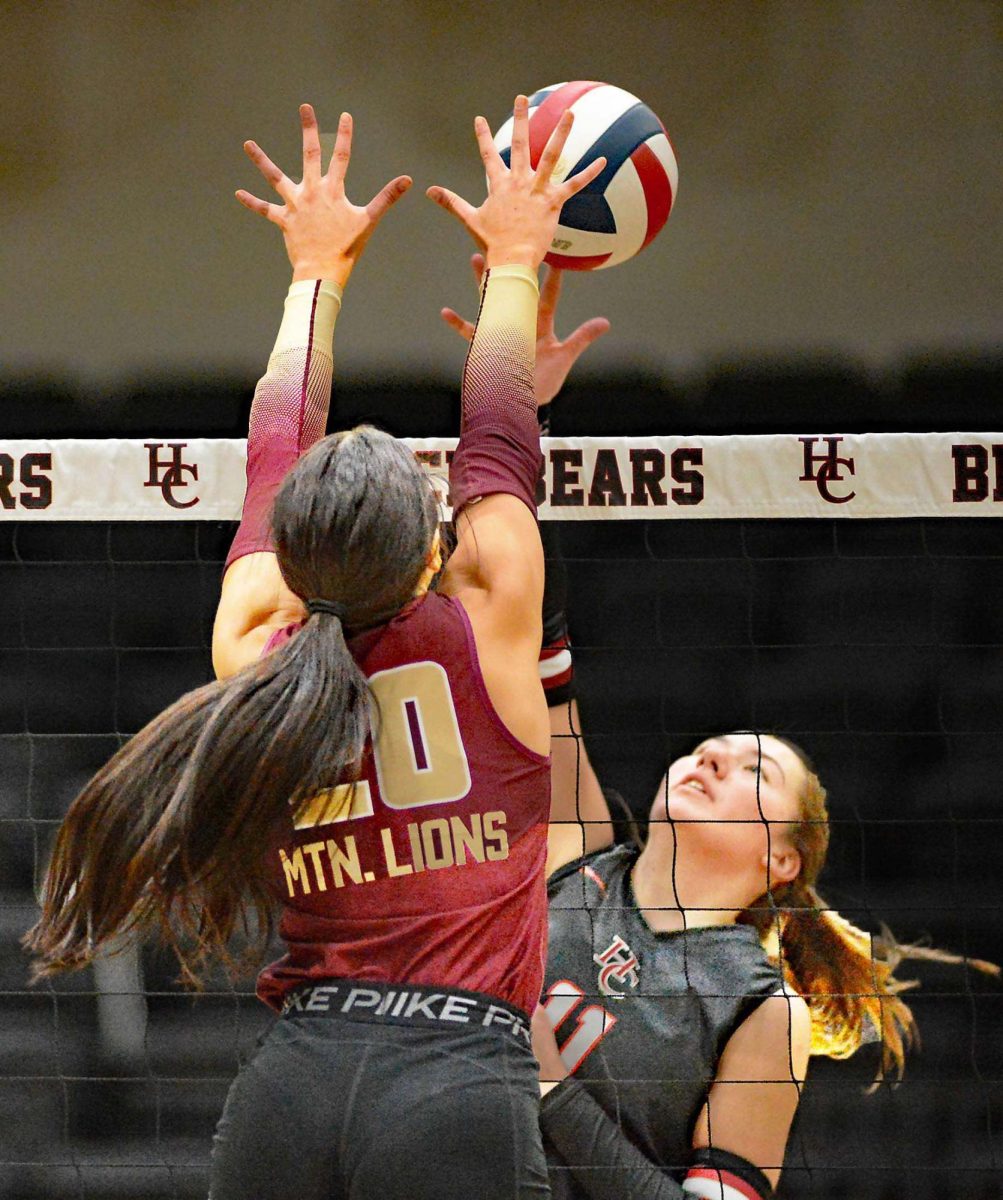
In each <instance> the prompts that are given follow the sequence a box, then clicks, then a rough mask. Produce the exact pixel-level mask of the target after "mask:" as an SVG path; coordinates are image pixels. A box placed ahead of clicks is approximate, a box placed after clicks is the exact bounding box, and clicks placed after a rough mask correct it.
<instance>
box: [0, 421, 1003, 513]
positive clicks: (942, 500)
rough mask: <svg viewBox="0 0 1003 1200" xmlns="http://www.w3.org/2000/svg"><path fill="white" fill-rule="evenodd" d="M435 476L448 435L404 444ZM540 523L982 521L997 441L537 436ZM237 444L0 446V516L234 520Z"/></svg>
mask: <svg viewBox="0 0 1003 1200" xmlns="http://www.w3.org/2000/svg"><path fill="white" fill-rule="evenodd" d="M407 441H408V445H410V446H411V447H412V448H413V449H414V451H415V453H416V454H418V455H419V456H420V458H421V459H422V461H423V462H424V463H425V464H426V466H427V467H428V469H429V471H430V472H431V473H432V474H433V475H437V476H440V477H442V478H443V479H444V478H445V475H446V471H447V462H448V459H449V457H450V455H451V452H452V451H453V450H455V448H456V439H455V438H422V439H407ZM542 445H543V452H544V460H545V464H546V469H545V484H544V486H545V492H544V494H543V495H542V496H541V504H540V516H541V518H543V519H544V520H547V519H560V520H565V521H566V520H597V519H620V520H622V519H625V518H626V519H647V520H651V519H672V518H676V519H679V518H687V519H694V518H696V519H715V518H718V519H719V518H735V517H739V518H742V517H752V518H755V517H781V518H783V517H840V518H878V517H938V516H941V517H959V516H960V517H992V516H997V515H999V514H1000V513H1001V512H1003V434H999V433H870V434H845V435H841V434H796V433H784V434H769V435H764V436H758V437H752V436H745V437H741V436H734V437H634V438H570V439H564V438H544V439H543V442H542ZM244 463H245V442H244V441H243V440H241V439H236V438H190V439H187V440H184V439H180V438H179V439H154V438H150V439H139V438H137V439H123V438H107V439H102V440H85V439H64V440H51V441H50V440H44V439H34V440H31V441H10V442H0V519H8V520H13V519H16V520H19V521H32V520H39V521H178V520H194V521H220V520H222V521H229V520H233V521H235V520H238V519H239V517H240V507H241V502H242V500H243V496H244Z"/></svg>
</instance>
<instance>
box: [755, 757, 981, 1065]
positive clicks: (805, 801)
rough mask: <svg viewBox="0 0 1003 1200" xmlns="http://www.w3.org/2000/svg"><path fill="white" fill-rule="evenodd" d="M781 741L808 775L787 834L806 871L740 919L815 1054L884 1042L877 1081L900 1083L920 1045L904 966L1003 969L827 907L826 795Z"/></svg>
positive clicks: (843, 1053)
mask: <svg viewBox="0 0 1003 1200" xmlns="http://www.w3.org/2000/svg"><path fill="white" fill-rule="evenodd" d="M778 740H779V741H782V742H784V744H785V745H787V746H788V747H789V748H790V749H791V750H793V751H794V753H795V754H797V756H798V758H799V759H800V760H801V762H802V764H803V765H804V767H805V771H806V773H807V781H806V783H805V786H804V788H803V790H802V793H801V795H800V797H799V817H798V820H797V821H796V822H795V823H794V824H793V825H792V826H791V828H790V832H789V836H790V841H791V844H792V846H793V847H794V848H795V849H796V850H797V852H798V854H799V855H800V857H801V866H800V869H799V871H798V874H797V875H796V876H795V878H794V879H792V880H791V881H790V882H789V883H783V884H779V885H778V886H776V887H773V888H770V889H769V890H767V891H766V892H764V893H763V895H762V896H760V897H759V899H758V900H756V901H754V902H753V903H752V904H750V905H749V906H748V907H747V908H746V909H744V910H743V911H742V912H741V913H740V914H739V916H738V920H739V922H741V923H743V924H748V925H753V926H754V927H755V928H756V930H757V931H758V932H759V937H760V940H761V941H762V943H763V946H764V948H765V949H766V951H767V953H768V954H769V955H770V956H771V958H773V959H774V960H775V961H777V962H778V963H779V964H780V967H781V970H782V971H783V974H784V979H785V981H786V982H787V984H788V986H790V987H791V988H793V989H794V990H795V991H796V992H798V993H799V994H800V995H801V996H803V997H804V999H805V1000H806V1001H807V1002H808V1007H809V1009H810V1011H811V1052H812V1054H818V1055H825V1056H827V1057H829V1058H849V1056H850V1055H851V1054H853V1053H854V1052H855V1051H856V1050H857V1049H858V1048H859V1047H860V1046H861V1044H862V1043H863V1042H865V1041H873V1040H875V1037H876V1038H877V1039H878V1040H879V1041H880V1043H881V1063H880V1066H879V1068H878V1074H877V1081H880V1080H882V1079H884V1078H885V1076H886V1075H888V1074H889V1073H891V1072H893V1071H894V1073H895V1074H896V1076H897V1077H898V1078H901V1076H902V1071H903V1069H904V1066H905V1052H906V1050H907V1049H908V1048H909V1047H910V1046H911V1045H913V1044H914V1043H916V1042H917V1041H918V1034H917V1030H916V1021H915V1018H914V1017H913V1015H912V1011H911V1009H910V1008H909V1006H908V1004H906V1002H905V1001H904V1000H903V999H902V997H901V993H902V992H904V991H907V990H908V989H909V988H913V987H916V986H918V981H917V980H900V979H897V978H896V976H895V971H896V968H897V967H898V966H899V964H900V963H901V962H902V960H903V959H905V958H913V959H928V960H934V961H938V962H950V963H967V964H968V965H970V966H973V967H975V968H977V969H978V970H980V971H985V972H987V973H989V974H994V975H999V973H1000V969H999V967H998V966H996V965H995V964H993V963H987V962H983V961H982V960H981V959H970V958H965V957H962V956H959V955H954V954H948V953H946V952H944V951H942V950H936V949H932V948H930V947H927V946H923V945H903V944H900V943H899V942H897V941H896V940H895V938H894V937H892V935H891V932H890V931H889V930H888V929H887V927H885V926H882V928H881V936H880V937H872V935H871V934H869V933H867V932H866V931H865V930H863V929H858V928H857V926H856V925H853V924H852V923H851V922H850V921H848V920H847V919H846V918H845V917H843V916H841V915H840V914H839V913H838V912H836V911H835V910H834V909H832V908H830V907H829V906H828V905H827V904H826V903H825V901H824V900H823V899H822V897H821V896H820V895H819V893H818V891H817V890H816V888H815V883H816V881H817V879H818V876H819V874H820V872H821V870H822V867H823V866H824V865H825V858H826V852H827V851H828V848H829V814H828V810H827V808H826V791H825V788H824V787H823V786H822V784H821V782H820V780H819V778H818V775H817V774H816V772H815V769H814V767H813V766H812V764H811V762H810V760H809V759H808V758H807V756H806V755H805V754H804V753H803V751H802V750H801V749H800V748H799V747H798V746H796V745H794V744H793V743H791V742H788V741H786V739H784V738H779V739H778ZM877 1081H876V1082H877Z"/></svg>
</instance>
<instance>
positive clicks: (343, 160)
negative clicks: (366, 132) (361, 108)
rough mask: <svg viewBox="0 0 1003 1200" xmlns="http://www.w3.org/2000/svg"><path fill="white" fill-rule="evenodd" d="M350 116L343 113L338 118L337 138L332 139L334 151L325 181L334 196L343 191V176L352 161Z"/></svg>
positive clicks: (351, 125)
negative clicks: (332, 190) (333, 192)
mask: <svg viewBox="0 0 1003 1200" xmlns="http://www.w3.org/2000/svg"><path fill="white" fill-rule="evenodd" d="M353 128H354V126H353V124H352V114H351V113H347V112H343V113H342V114H341V116H340V117H339V118H338V136H337V137H336V138H335V139H334V150H333V152H332V154H331V165H330V166H329V167H328V171H327V181H328V183H329V184H330V186H331V187H332V188H333V189H334V191H335V193H336V194H343V193H344V191H345V174H346V173H347V171H348V164H349V162H350V161H351V159H352V131H353Z"/></svg>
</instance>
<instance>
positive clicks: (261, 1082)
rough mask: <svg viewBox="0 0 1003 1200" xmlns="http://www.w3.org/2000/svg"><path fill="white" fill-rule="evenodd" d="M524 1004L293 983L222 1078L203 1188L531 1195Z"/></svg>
mask: <svg viewBox="0 0 1003 1200" xmlns="http://www.w3.org/2000/svg"><path fill="white" fill-rule="evenodd" d="M539 1099H540V1096H539V1086H538V1083H537V1066H536V1060H535V1059H534V1057H533V1053H532V1051H531V1049H530V1046H529V1030H528V1019H527V1017H526V1015H525V1014H524V1013H521V1012H519V1010H518V1009H515V1008H512V1007H511V1006H509V1005H506V1004H504V1003H502V1002H501V1001H497V1000H493V999H492V998H491V997H487V996H480V995H477V994H476V993H472V992H464V991H459V990H456V989H450V990H448V991H447V990H446V989H435V988H430V987H420V988H412V987H409V986H408V985H406V984H399V985H397V984H395V985H388V984H376V983H367V982H356V981H352V980H329V981H324V983H322V984H319V985H316V986H314V987H311V988H308V989H305V990H301V991H300V992H298V993H297V994H296V995H295V996H294V997H293V998H292V1001H291V1003H287V1006H286V1010H285V1012H284V1014H283V1016H282V1017H281V1018H280V1019H279V1020H278V1021H276V1022H275V1024H274V1025H273V1026H272V1028H271V1029H270V1030H269V1031H268V1033H267V1034H266V1035H265V1037H264V1038H263V1040H262V1044H261V1047H260V1049H259V1050H258V1053H257V1054H256V1056H255V1057H254V1058H253V1059H252V1060H251V1062H249V1063H248V1064H247V1066H246V1067H244V1069H243V1070H242V1071H241V1073H240V1075H238V1077H237V1078H236V1080H234V1083H233V1086H232V1087H231V1088H230V1093H229V1095H228V1097H227V1101H226V1106H225V1108H224V1110H223V1115H222V1117H221V1118H220V1122H219V1126H218V1128H217V1130H216V1137H215V1141H214V1143H213V1156H212V1173H211V1179H212V1183H211V1188H210V1193H209V1197H210V1200H396V1198H397V1197H400V1200H461V1198H462V1200H475V1198H476V1200H544V1198H545V1197H549V1195H550V1192H549V1189H548V1186H547V1167H546V1161H545V1158H544V1153H543V1147H542V1141H541V1136H540V1127H539V1108H540V1104H539Z"/></svg>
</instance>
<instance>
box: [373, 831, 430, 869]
mask: <svg viewBox="0 0 1003 1200" xmlns="http://www.w3.org/2000/svg"><path fill="white" fill-rule="evenodd" d="M380 838H381V840H382V842H383V857H384V859H385V861H386V864H387V874H388V875H389V876H390V878H391V879H393V878H394V877H395V876H397V875H410V874H411V873H412V872H413V871H414V867H412V866H411V864H410V863H398V862H397V853H396V851H395V850H394V839H393V834H392V833H391V832H390V830H389V829H381V830H380ZM420 869H421V868H420V867H419V870H420Z"/></svg>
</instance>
